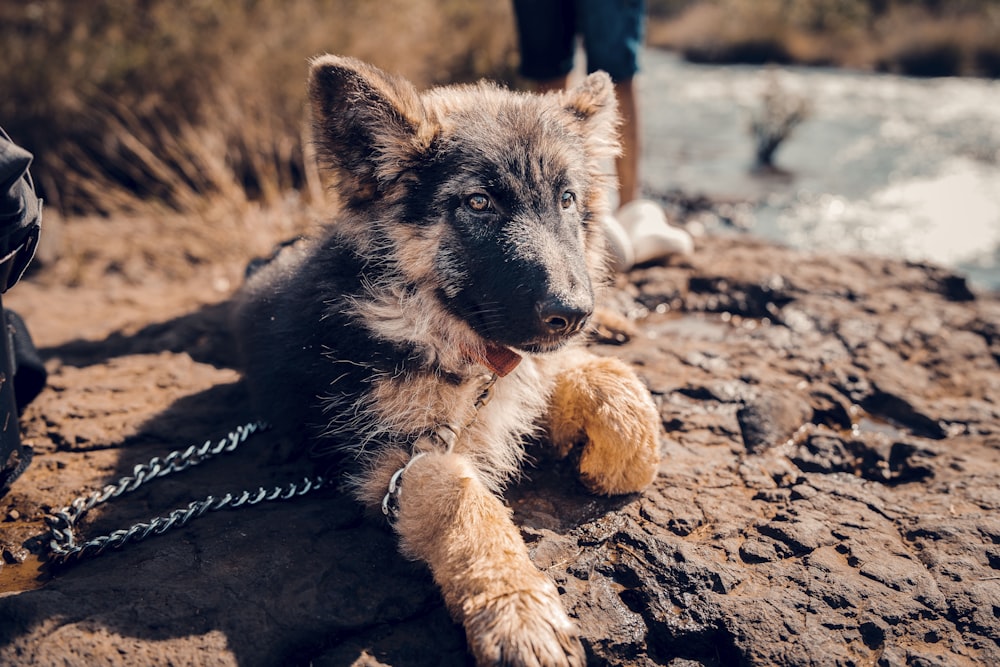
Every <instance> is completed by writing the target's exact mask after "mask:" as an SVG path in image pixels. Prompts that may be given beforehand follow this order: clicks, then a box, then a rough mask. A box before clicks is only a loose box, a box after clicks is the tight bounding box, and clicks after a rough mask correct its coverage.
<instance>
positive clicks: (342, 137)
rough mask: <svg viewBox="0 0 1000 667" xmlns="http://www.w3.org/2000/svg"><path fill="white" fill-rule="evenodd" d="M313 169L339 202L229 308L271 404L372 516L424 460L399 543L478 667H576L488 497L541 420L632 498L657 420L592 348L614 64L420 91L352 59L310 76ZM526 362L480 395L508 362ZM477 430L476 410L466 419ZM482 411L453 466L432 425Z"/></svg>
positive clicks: (607, 487) (565, 637) (543, 589)
mask: <svg viewBox="0 0 1000 667" xmlns="http://www.w3.org/2000/svg"><path fill="white" fill-rule="evenodd" d="M309 99H310V102H311V114H312V119H313V130H314V140H315V143H316V148H317V154H318V157H319V160H320V163H321V166H322V167H324V168H325V169H326V170H327V171H328V172H329V174H330V175H331V176H332V177H333V179H334V182H335V184H336V189H337V192H338V195H339V198H340V200H341V202H342V211H341V213H340V214H339V216H338V217H337V219H336V220H335V221H334V222H333V223H332V224H331V225H329V227H328V228H327V230H326V232H325V234H324V235H322V236H321V237H320V238H317V239H316V240H314V241H311V242H303V243H300V244H297V245H295V246H292V247H289V248H286V249H285V250H284V251H283V252H282V253H281V254H279V255H278V256H277V257H276V258H275V259H274V260H272V261H271V262H270V263H269V264H267V265H266V266H264V267H263V268H262V269H260V270H259V271H257V272H256V273H255V274H254V275H253V276H252V277H251V278H250V279H249V280H248V283H247V285H246V287H245V288H244V290H243V291H242V293H241V294H240V295H239V297H238V299H237V310H236V329H237V333H238V339H239V341H240V346H241V350H242V353H243V357H244V361H245V365H246V369H245V370H246V375H247V378H248V380H249V383H250V386H251V388H252V391H253V394H254V396H255V400H256V402H257V404H258V408H259V409H260V410H261V411H262V412H263V413H264V416H265V417H266V418H267V419H269V420H271V421H272V422H274V423H275V424H277V425H278V426H280V427H283V428H285V429H288V430H289V431H290V432H293V433H300V434H303V435H304V436H305V438H306V439H307V440H308V441H309V443H310V444H309V446H310V449H311V451H312V452H313V453H314V454H319V455H323V454H331V455H333V456H334V457H339V458H336V460H338V461H339V464H338V465H340V466H342V468H343V472H344V474H345V476H346V478H347V479H348V480H349V481H350V485H351V488H352V489H353V491H354V493H355V494H356V495H357V497H358V498H359V499H360V500H361V501H362V502H364V503H366V504H367V505H369V506H372V507H377V506H378V505H379V504H380V503H381V501H382V498H383V496H384V495H385V493H386V491H387V488H388V483H389V478H390V476H391V475H392V474H393V472H394V471H396V470H397V469H399V468H400V467H402V466H404V465H405V464H406V463H407V462H408V461H410V458H411V455H412V453H413V450H414V448H419V449H422V450H424V451H426V452H427V453H426V454H425V455H424V456H421V457H420V458H418V459H416V460H415V461H414V462H413V463H412V465H410V466H409V468H407V470H406V473H405V474H404V476H403V478H402V488H403V491H402V493H401V495H400V497H399V516H398V520H397V522H396V524H395V528H396V530H397V531H398V533H399V537H400V543H401V548H402V550H403V552H404V553H405V554H407V555H408V556H411V557H413V558H417V559H420V560H422V561H424V562H426V563H427V565H428V566H429V567H430V569H431V571H432V573H433V575H434V578H435V581H436V582H437V583H438V585H439V586H440V587H441V591H442V593H443V595H444V599H445V601H446V603H447V605H448V608H449V609H450V611H451V613H452V615H453V616H454V618H455V619H456V620H457V621H458V622H460V623H462V624H463V625H464V627H465V630H466V634H467V637H468V640H469V645H470V648H471V650H472V652H473V653H474V655H475V656H476V659H477V661H478V662H479V663H480V664H510V665H579V664H582V663H583V661H584V657H583V651H582V648H581V646H580V643H579V640H578V639H577V638H576V632H575V630H574V627H573V624H572V623H571V622H570V620H569V618H568V617H567V615H566V613H565V612H564V611H563V609H562V607H561V604H560V602H559V595H558V593H557V591H556V589H555V586H554V585H553V584H552V582H551V581H550V580H549V579H548V578H547V577H546V576H545V575H543V574H542V573H540V572H539V571H538V570H536V569H535V567H534V566H533V565H532V563H531V561H530V559H529V558H528V553H527V550H526V548H525V546H524V544H523V542H522V540H521V538H520V535H519V533H518V530H517V529H516V528H515V527H514V525H513V524H512V522H511V516H510V510H509V509H508V508H506V507H505V506H504V504H503V503H502V502H501V500H500V499H499V498H498V495H497V494H498V493H499V492H500V491H501V489H502V488H503V486H504V484H505V483H506V482H507V481H508V480H509V479H510V478H511V477H512V476H513V475H515V474H516V473H517V471H518V470H519V467H520V464H521V460H522V458H523V454H524V452H523V439H524V437H525V436H527V435H529V434H532V433H534V432H536V431H538V430H540V429H543V430H544V433H545V434H546V435H547V436H548V437H549V439H550V440H551V441H552V443H553V444H554V446H555V447H556V448H557V449H558V450H559V451H560V452H562V453H564V454H568V453H569V452H570V451H571V450H572V449H573V448H574V447H581V448H582V452H581V456H580V475H581V479H582V480H583V482H584V483H585V484H586V485H587V487H588V488H590V489H591V490H593V491H594V492H596V493H602V494H617V493H628V492H633V491H637V490H639V489H641V488H643V487H645V486H646V485H647V484H649V483H650V482H651V480H652V479H653V477H654V476H655V474H656V470H657V466H658V463H659V454H658V433H659V430H660V421H659V418H658V415H657V411H656V409H655V407H654V405H653V403H652V400H651V398H650V396H649V394H648V392H647V391H646V389H645V388H644V387H643V385H642V384H641V383H640V382H639V380H638V379H637V378H636V376H635V375H634V373H633V372H632V371H631V370H630V369H629V368H628V367H627V366H626V365H625V364H623V363H621V362H620V361H618V360H616V359H608V358H598V357H595V356H593V355H591V354H590V353H588V352H587V351H585V350H584V349H583V348H582V347H581V346H580V344H579V335H580V332H581V331H582V329H583V326H584V325H585V323H586V321H587V320H588V318H589V317H590V315H591V313H592V311H593V307H594V290H595V288H597V287H598V286H599V284H600V283H601V281H602V279H603V277H604V268H603V267H604V255H603V253H604V250H603V245H602V243H603V242H602V238H603V237H602V234H601V228H600V218H601V216H602V215H604V214H605V213H606V207H607V204H606V202H605V198H604V197H605V192H606V191H607V190H608V189H609V188H608V186H609V184H608V183H607V182H606V177H605V176H603V175H602V169H601V164H602V161H603V160H606V158H608V157H609V156H612V155H614V153H615V151H616V142H615V126H616V110H615V101H614V92H613V88H612V85H611V82H610V80H609V78H608V77H607V76H606V75H604V74H603V73H598V74H594V75H591V76H589V77H588V78H587V79H586V80H585V81H584V82H583V83H582V84H581V85H580V86H579V87H577V88H576V89H574V90H571V91H569V92H566V93H561V94H550V95H546V96H535V95H527V94H519V93H514V92H510V91H507V90H504V89H501V88H498V87H496V86H493V85H489V84H480V85H475V86H461V87H448V88H440V89H434V90H430V91H428V92H425V93H423V94H419V93H417V91H416V90H415V89H414V88H413V87H412V86H411V85H410V84H409V83H408V82H406V81H403V80H401V79H398V78H395V77H392V76H389V75H387V74H386V73H384V72H382V71H380V70H378V69H375V68H373V67H371V66H368V65H365V64H363V63H360V62H358V61H355V60H352V59H349V58H340V57H334V56H323V57H320V58H317V59H316V60H314V62H313V63H312V69H311V74H310V79H309ZM507 350H515V351H517V353H518V354H520V355H521V356H522V357H523V359H522V360H521V362H520V364H519V365H518V366H517V367H516V368H515V369H514V370H513V372H511V373H510V374H509V375H507V376H506V377H503V378H501V379H500V380H498V382H497V383H496V385H495V388H494V391H493V397H492V400H491V402H490V403H488V404H487V405H486V406H485V407H483V408H482V409H481V410H480V411H479V412H478V414H475V413H474V410H473V404H474V402H475V400H476V398H477V393H478V389H479V386H480V382H481V380H482V378H483V377H484V375H488V373H489V371H488V370H487V369H486V368H485V367H486V366H490V365H492V363H493V361H494V360H495V359H496V356H497V354H498V351H499V352H500V353H502V352H504V351H507ZM473 417H474V419H473ZM470 419H473V421H472V423H471V425H470V426H469V427H468V428H467V429H465V431H464V432H463V433H462V435H461V437H460V438H459V440H458V442H457V443H456V444H455V446H454V448H453V450H452V451H450V452H447V451H445V450H443V449H441V448H436V447H428V445H427V443H428V442H429V440H428V439H427V436H428V434H429V433H430V432H431V431H432V430H433V429H435V428H436V427H438V426H440V425H442V424H464V423H466V422H467V421H469V420H470Z"/></svg>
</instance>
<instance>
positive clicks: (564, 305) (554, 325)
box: [538, 297, 592, 336]
mask: <svg viewBox="0 0 1000 667" xmlns="http://www.w3.org/2000/svg"><path fill="white" fill-rule="evenodd" d="M591 311H592V308H591V307H590V306H589V305H587V306H581V305H577V304H574V303H572V302H569V301H566V300H564V299H560V298H558V297H553V298H550V299H548V300H546V301H543V302H541V303H540V304H538V319H539V321H540V322H541V325H542V328H543V329H544V330H545V333H547V334H549V335H551V336H568V335H570V334H574V333H576V332H577V331H579V330H580V329H581V328H582V327H583V325H584V323H585V322H586V321H587V318H588V317H590V313H591Z"/></svg>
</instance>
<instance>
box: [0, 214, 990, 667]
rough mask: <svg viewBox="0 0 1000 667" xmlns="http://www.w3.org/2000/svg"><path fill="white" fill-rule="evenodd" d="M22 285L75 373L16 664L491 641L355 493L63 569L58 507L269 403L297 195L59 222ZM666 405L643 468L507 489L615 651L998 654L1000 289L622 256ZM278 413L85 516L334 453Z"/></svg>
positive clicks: (265, 506) (236, 658)
mask: <svg viewBox="0 0 1000 667" xmlns="http://www.w3.org/2000/svg"><path fill="white" fill-rule="evenodd" d="M50 224H51V227H50V228H46V229H45V231H44V232H43V233H46V232H48V233H51V234H52V235H53V237H58V248H59V254H60V256H59V257H58V259H53V258H51V257H50V258H49V259H48V260H47V261H45V262H43V263H40V265H39V266H38V267H37V269H36V270H35V271H34V272H33V274H32V275H31V276H30V277H29V278H28V279H27V280H25V281H23V282H22V283H21V284H19V285H17V286H16V287H15V288H14V289H13V290H12V291H11V292H9V293H8V294H7V295H5V299H4V301H5V305H6V306H7V307H10V308H13V309H14V310H17V311H18V312H19V313H20V314H21V315H22V316H23V317H24V318H25V319H26V321H27V322H28V326H29V328H30V330H31V332H32V334H33V335H34V337H35V342H36V344H37V345H38V347H39V348H40V351H41V353H42V355H43V357H44V359H45V361H46V367H47V369H48V371H49V383H48V386H47V387H46V389H45V390H44V391H43V393H42V394H41V395H40V396H39V397H38V399H36V401H35V402H34V403H33V404H32V405H30V406H29V407H28V409H27V410H26V412H25V414H24V415H23V419H22V428H23V434H24V435H23V440H24V442H25V443H27V444H29V445H31V446H32V447H33V448H34V451H35V460H34V462H33V464H32V465H31V467H30V468H29V470H28V471H27V473H26V474H25V475H24V476H23V477H22V478H21V479H20V480H18V481H17V482H16V483H15V486H14V488H13V490H12V492H11V493H9V494H8V495H7V496H5V497H4V498H2V499H0V549H2V550H3V566H2V569H0V664H10V665H21V664H24V665H27V664H33V665H54V664H107V665H144V664H164V665H166V664H174V665H278V664H282V665H296V664H303V665H304V664H312V665H317V666H319V665H349V664H355V665H398V666H404V665H462V664H466V663H467V661H468V658H467V656H466V653H465V644H464V637H463V636H462V632H461V630H460V629H459V628H458V627H457V626H455V625H454V624H453V623H452V622H451V621H450V619H449V618H448V616H447V613H446V611H445V610H444V607H443V605H442V602H441V600H440V598H439V596H438V594H437V592H436V591H435V589H434V586H433V585H432V582H431V581H430V577H429V575H428V573H427V572H426V570H425V569H424V568H423V567H421V566H419V565H417V564H414V563H410V562H407V561H406V560H404V559H403V558H401V557H400V556H399V555H398V554H397V553H396V550H395V544H394V539H393V536H392V533H391V531H390V530H389V529H387V528H386V526H385V525H384V524H383V523H382V522H381V521H379V520H378V519H376V518H372V517H368V516H366V515H364V514H363V513H362V512H361V511H360V510H359V509H358V507H357V506H356V505H355V504H354V503H353V502H352V501H350V499H348V498H346V497H344V496H343V495H342V494H341V493H340V492H339V491H338V490H337V489H336V488H329V489H325V490H321V491H319V492H317V493H315V494H312V495H309V496H306V497H303V498H298V499H294V500H287V501H283V502H275V503H262V504H260V505H256V506H254V507H250V508H244V509H236V510H226V511H220V512H214V513H210V514H206V515H205V516H204V517H202V518H199V519H197V520H194V521H191V522H190V523H188V524H187V525H185V526H183V527H180V528H177V529H174V530H171V531H169V532H167V533H166V534H164V535H160V536H154V537H151V538H149V539H147V540H145V541H142V542H139V543H136V544H130V545H127V546H126V547H124V548H123V549H121V550H118V551H113V552H108V553H105V554H103V555H100V556H98V557H95V558H90V559H87V560H84V561H82V562H80V563H78V564H74V565H70V566H67V567H63V568H54V567H52V566H51V565H50V564H48V563H47V562H46V558H47V556H46V544H47V541H48V540H47V537H46V536H45V531H46V525H45V522H44V516H45V514H46V512H47V511H49V510H50V509H52V508H59V507H62V506H64V505H66V504H67V503H68V502H69V501H70V500H72V499H73V498H74V497H76V496H78V495H80V494H83V493H86V492H89V491H90V490H92V489H96V488H101V487H102V486H103V485H105V484H109V483H114V482H116V481H117V480H118V479H119V478H121V477H123V476H125V475H129V474H131V473H132V470H133V467H134V466H135V465H136V464H139V463H144V462H146V461H148V460H149V459H150V458H151V457H153V456H159V457H163V456H165V455H166V454H167V453H169V452H170V451H172V450H176V449H181V448H184V447H187V446H189V445H191V444H198V445H200V444H201V443H202V442H204V441H205V440H206V439H211V440H213V441H214V440H218V439H220V438H222V437H224V435H225V434H226V433H227V432H228V431H229V430H231V429H232V428H234V427H235V426H236V425H238V424H241V423H243V422H246V421H249V420H252V418H253V415H252V414H251V413H250V411H249V406H248V403H247V400H246V396H245V391H244V388H243V386H242V384H241V382H240V376H239V374H238V372H237V371H236V370H235V369H234V367H233V366H234V359H233V354H232V344H231V340H230V339H229V336H228V333H227V328H226V300H227V298H228V297H229V295H230V294H231V293H232V292H233V290H235V289H236V287H237V286H238V285H239V283H240V280H241V276H242V271H243V267H244V265H245V263H246V261H247V260H248V259H249V258H251V257H253V256H257V255H263V254H266V253H267V252H268V251H269V249H270V248H271V247H272V246H273V244H274V243H275V242H277V241H279V240H282V239H285V238H288V237H290V236H293V235H295V234H298V233H302V232H304V231H306V232H307V231H308V230H309V229H310V228H311V226H312V221H311V219H310V217H309V216H308V215H307V214H304V213H303V212H302V207H301V206H300V205H299V203H298V202H296V201H293V200H290V201H289V202H288V204H287V207H286V208H283V209H275V210H268V211H263V210H258V209H254V208H252V207H244V208H242V209H240V210H235V211H234V210H233V209H227V208H219V209H210V210H206V212H205V213H204V214H203V215H201V216H187V217H179V216H171V215H162V216H147V217H143V218H141V219H139V218H131V219H130V218H112V219H97V218H95V219H79V220H72V221H68V222H61V221H57V220H56V219H55V218H54V217H53V218H52V220H51V223H50ZM614 304H615V306H616V307H618V308H619V309H620V310H621V311H622V312H625V313H628V314H630V315H631V316H633V317H635V318H636V324H637V327H638V331H639V333H638V335H637V336H635V337H634V338H633V339H632V340H631V341H629V342H627V343H624V344H610V343H603V344H599V345H596V346H595V349H597V350H598V352H599V353H601V354H613V355H618V356H621V357H622V358H623V359H626V360H627V361H629V362H630V363H632V364H634V365H635V367H636V369H637V371H638V372H639V374H640V376H641V377H642V378H643V380H644V381H645V382H646V383H647V385H648V386H649V387H650V389H651V391H652V392H653V394H654V397H655V399H656V401H657V404H658V405H659V407H660V410H661V414H662V417H663V424H664V433H663V439H662V446H663V451H664V454H665V456H664V461H663V465H662V468H661V474H660V476H659V478H658V479H657V481H656V482H655V483H654V485H653V487H652V488H650V489H649V490H648V491H647V492H646V493H643V494H641V495H636V496H629V497H624V498H617V499H600V498H595V497H592V496H589V495H587V494H586V492H585V491H584V490H583V488H582V487H581V486H580V485H579V484H578V483H577V482H576V481H575V479H574V476H573V474H572V472H571V471H570V470H569V468H568V467H567V465H566V464H565V463H561V462H553V461H551V460H550V459H549V458H548V457H547V454H546V450H545V448H544V444H543V443H539V444H538V445H537V446H533V447H532V454H533V456H534V458H535V460H536V462H537V467H532V468H530V469H529V470H528V471H527V475H526V478H525V480H524V481H522V482H521V483H519V484H518V485H516V486H515V487H513V488H512V489H510V490H509V493H508V496H507V498H508V502H510V504H511V505H512V507H513V508H514V510H515V516H516V521H517V523H518V524H519V525H520V526H521V530H522V533H523V535H524V537H525V539H526V541H527V542H528V544H529V548H530V550H531V553H532V557H533V558H534V560H535V562H536V564H537V565H538V566H539V567H540V568H542V569H543V570H544V571H546V572H547V573H548V574H549V576H551V577H552V578H553V579H554V580H555V581H556V583H557V585H558V586H559V590H560V592H561V594H562V596H563V598H564V603H565V605H566V607H567V609H568V610H569V612H570V614H571V615H572V616H573V617H574V618H576V619H577V622H578V623H579V626H580V628H581V632H582V636H583V640H584V644H585V647H586V649H587V652H588V657H589V659H590V660H591V662H592V664H610V665H653V664H672V665H677V666H680V665H731V664H732V665H736V664H742V665H802V664H816V665H982V664H997V663H1000V574H998V572H997V571H998V569H1000V418H998V417H1000V372H998V359H1000V300H998V299H997V298H996V296H994V295H987V294H973V293H971V292H970V291H969V290H968V289H967V287H966V285H965V283H964V281H963V280H962V279H961V278H960V277H957V276H953V275H951V274H949V273H948V272H947V271H944V270H942V269H939V268H936V267H931V266H924V265H916V264H908V263H903V262H897V261H890V260H883V259H877V258H872V257H845V256H831V255H817V254H807V253H803V252H797V251H792V250H788V249H783V248H778V247H775V246H772V245H767V244H763V243H760V242H757V241H754V240H752V239H750V238H748V237H746V236H717V237H711V236H709V237H702V238H699V239H698V241H697V249H696V252H695V254H694V256H693V257H691V258H689V259H685V260H679V259H678V260H673V261H671V262H669V263H668V265H666V266H657V267H647V268H640V269H637V270H634V271H633V272H631V273H630V274H629V275H628V276H624V277H622V279H621V280H620V281H619V285H618V289H617V290H616V291H615V293H614ZM285 445H286V443H283V442H281V441H280V440H279V439H278V438H277V437H276V436H274V435H273V434H271V433H269V432H265V433H262V434H258V435H255V436H253V437H252V438H251V439H250V440H248V441H247V443H246V445H245V446H244V447H241V448H240V449H239V450H238V451H236V452H234V453H231V454H224V455H222V456H221V457H220V458H219V459H217V460H213V461H209V462H205V463H203V464H201V465H199V466H196V467H194V468H192V469H191V470H189V471H185V472H183V473H182V474H178V475H175V476H171V477H168V478H164V479H161V480H157V481H156V482H155V483H152V484H150V485H147V486H143V487H141V488H139V489H138V490H136V491H134V492H131V493H127V494H124V495H123V496H122V497H120V498H118V499H116V500H115V501H113V502H112V503H110V504H108V505H102V506H100V507H98V508H97V509H95V510H94V511H93V512H91V514H92V515H93V516H88V519H87V521H86V522H85V524H84V526H83V530H84V532H85V533H87V534H88V535H93V534H99V533H101V532H104V531H110V530H114V529H116V528H120V527H124V526H127V525H130V524H132V523H134V522H136V521H143V520H148V519H149V518H150V517H152V516H156V515H160V514H164V513H166V512H167V511H168V510H171V509H173V508H175V507H184V506H185V505H186V504H187V503H188V502H190V501H192V500H198V499H201V498H203V497H205V496H206V495H208V494H214V495H216V496H219V495H221V494H224V493H227V492H234V493H235V492H239V491H241V490H243V489H256V488H257V487H258V486H270V485H276V484H282V483H284V482H286V481H290V480H298V479H300V478H302V477H303V476H305V475H308V474H310V472H311V471H310V470H309V468H308V464H307V463H306V462H304V461H301V460H299V459H296V458H295V457H294V456H291V455H289V452H288V451H287V447H286V446H285Z"/></svg>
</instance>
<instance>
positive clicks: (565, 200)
mask: <svg viewBox="0 0 1000 667" xmlns="http://www.w3.org/2000/svg"><path fill="white" fill-rule="evenodd" d="M575 201H576V195H575V194H573V193H572V192H570V191H569V190H567V191H566V192H564V193H562V196H561V197H559V205H560V206H562V207H563V208H569V207H570V206H572V205H573V202H575Z"/></svg>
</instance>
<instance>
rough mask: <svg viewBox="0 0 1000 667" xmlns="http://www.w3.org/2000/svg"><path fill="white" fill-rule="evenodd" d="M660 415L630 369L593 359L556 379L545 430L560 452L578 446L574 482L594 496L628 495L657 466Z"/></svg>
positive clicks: (646, 480) (615, 362) (648, 478)
mask: <svg viewBox="0 0 1000 667" xmlns="http://www.w3.org/2000/svg"><path fill="white" fill-rule="evenodd" d="M660 428H661V422H660V416H659V412H658V411H657V409H656V406H655V405H654V404H653V399H652V398H651V397H650V395H649V391H648V390H647V389H646V387H645V386H643V384H642V382H640V381H639V378H637V377H636V376H635V373H634V372H632V369H631V368H629V367H628V366H627V365H626V364H625V363H623V362H622V361H620V360H618V359H614V358H600V357H594V358H592V359H590V360H588V362H587V363H586V364H583V365H580V366H578V367H576V368H572V369H570V370H569V371H567V372H566V373H564V374H563V375H562V376H560V378H559V381H558V383H557V386H556V390H555V392H554V393H553V398H552V404H551V409H550V416H549V432H550V435H551V437H552V440H553V442H554V443H555V444H556V446H557V447H558V448H559V449H560V450H561V451H562V452H563V453H568V451H569V449H570V448H571V447H572V446H573V445H574V444H577V443H581V442H582V443H583V452H582V453H581V456H580V479H581V481H582V482H583V483H584V485H585V486H586V487H587V488H588V489H590V490H591V491H593V492H594V493H601V494H606V495H614V494H621V493H633V492H635V491H639V490H641V489H643V488H645V487H646V486H648V485H649V484H650V483H651V482H652V481H653V479H654V478H655V477H656V473H657V470H658V469H659V465H660V445H659V435H660Z"/></svg>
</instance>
